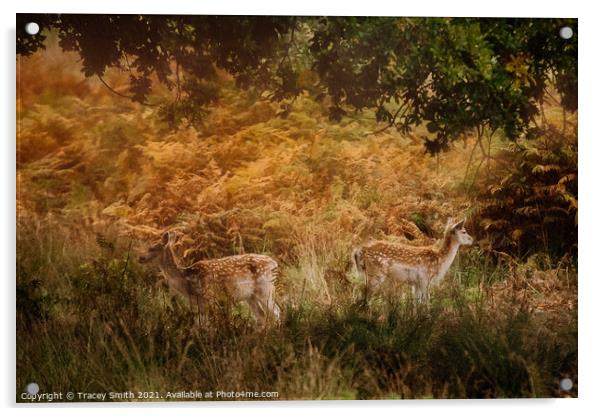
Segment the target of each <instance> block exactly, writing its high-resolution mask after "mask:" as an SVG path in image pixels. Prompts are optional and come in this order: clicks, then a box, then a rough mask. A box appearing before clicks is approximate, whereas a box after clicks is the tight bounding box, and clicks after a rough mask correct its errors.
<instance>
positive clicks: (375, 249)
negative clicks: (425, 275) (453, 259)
mask: <svg viewBox="0 0 602 416" xmlns="http://www.w3.org/2000/svg"><path fill="white" fill-rule="evenodd" d="M362 253H363V256H364V261H366V262H369V263H373V264H374V263H377V264H380V265H383V266H390V265H392V264H395V263H400V264H406V265H408V266H416V267H418V266H422V267H426V268H430V267H431V266H433V265H435V264H436V263H437V252H436V251H435V250H434V249H433V247H431V246H427V247H417V246H411V245H407V244H393V243H387V242H383V241H377V242H373V243H369V244H366V245H364V246H363V247H362Z"/></svg>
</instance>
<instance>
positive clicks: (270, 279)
mask: <svg viewBox="0 0 602 416" xmlns="http://www.w3.org/2000/svg"><path fill="white" fill-rule="evenodd" d="M174 240H175V239H174V236H173V234H172V233H171V232H165V233H163V235H162V236H161V240H160V241H159V242H158V243H157V244H155V245H153V246H151V247H150V248H149V249H148V251H147V253H146V254H144V255H142V256H140V258H139V261H140V263H148V262H150V261H153V260H154V261H156V262H157V263H158V265H159V269H160V270H161V272H162V274H163V277H164V278H165V280H166V282H167V285H168V286H169V287H170V288H172V289H174V290H175V291H176V292H179V293H181V294H182V295H184V297H186V298H187V299H188V300H189V301H190V303H191V305H194V304H196V306H197V307H198V308H199V312H200V311H201V310H204V306H205V303H206V302H207V301H208V300H209V299H210V298H212V297H213V298H225V299H226V300H228V301H232V302H246V303H247V304H248V305H249V307H250V308H251V312H252V313H253V316H254V318H255V320H256V321H257V322H258V323H259V324H260V325H261V326H263V325H265V324H266V321H267V320H268V319H270V318H271V319H273V320H274V321H276V322H278V321H279V320H280V308H279V307H278V305H277V304H276V301H275V299H274V295H275V286H274V281H275V280H276V276H277V274H276V273H277V269H278V263H276V261H275V260H274V259H272V258H271V257H268V256H265V255H262V254H241V255H236V256H228V257H223V258H219V259H211V260H201V261H198V262H196V263H194V264H192V265H191V266H189V267H181V266H180V265H179V264H178V262H177V261H176V256H175V253H174V250H173V243H174Z"/></svg>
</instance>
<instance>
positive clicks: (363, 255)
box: [352, 219, 473, 301]
mask: <svg viewBox="0 0 602 416" xmlns="http://www.w3.org/2000/svg"><path fill="white" fill-rule="evenodd" d="M464 222H465V219H464V220H462V221H460V222H458V223H455V224H454V223H453V222H452V221H448V223H447V226H446V227H445V232H444V235H443V239H442V240H441V241H438V242H437V243H435V244H434V245H431V246H426V247H417V246H411V245H405V244H392V243H387V242H382V241H376V242H370V243H368V244H365V245H363V246H361V247H359V248H356V249H354V250H353V256H352V257H353V258H352V260H353V262H354V263H355V266H356V268H357V270H358V271H359V272H360V273H361V274H363V276H364V279H365V282H366V297H368V296H369V294H370V293H372V292H374V291H375V290H376V289H377V288H378V287H379V286H380V285H381V284H382V283H383V282H385V281H391V280H392V281H396V282H401V283H406V284H408V285H410V286H411V287H412V293H413V294H414V297H415V299H416V300H417V301H424V300H427V299H428V295H429V289H430V288H432V287H434V286H436V285H437V284H439V283H440V282H441V280H442V279H443V277H444V276H445V274H446V273H447V271H448V270H449V267H450V266H451V264H452V262H453V261H454V258H455V257H456V254H457V253H458V249H459V248H460V246H462V245H470V244H472V242H473V239H472V237H471V236H470V235H468V233H467V232H466V229H465V228H464Z"/></svg>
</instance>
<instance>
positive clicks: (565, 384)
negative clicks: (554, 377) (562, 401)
mask: <svg viewBox="0 0 602 416" xmlns="http://www.w3.org/2000/svg"><path fill="white" fill-rule="evenodd" d="M560 388H561V389H562V390H564V391H569V390H570V389H572V388H573V380H571V379H570V378H563V379H562V380H560Z"/></svg>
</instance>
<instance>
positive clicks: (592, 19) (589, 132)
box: [0, 0, 602, 416]
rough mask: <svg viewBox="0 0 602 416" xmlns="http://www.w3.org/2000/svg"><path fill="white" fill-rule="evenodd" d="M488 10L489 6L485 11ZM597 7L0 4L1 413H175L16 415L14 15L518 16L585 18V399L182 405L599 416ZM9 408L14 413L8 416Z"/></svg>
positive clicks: (90, 409)
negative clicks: (2, 131)
mask: <svg viewBox="0 0 602 416" xmlns="http://www.w3.org/2000/svg"><path fill="white" fill-rule="evenodd" d="M484 3H486V4H484ZM594 4H595V2H593V1H592V2H576V1H555V0H554V1H540V2H526V1H524V0H521V1H518V0H505V1H501V2H477V1H470V0H454V1H445V0H440V1H420V2H414V1H411V2H410V1H408V2H404V1H402V0H397V1H395V0H390V1H384V0H370V1H362V2H350V1H344V0H337V1H325V0H300V1H297V2H294V3H290V4H286V2H284V1H282V0H280V1H263V0H252V1H243V0H230V1H228V0H226V1H219V2H218V1H212V2H211V1H201V0H193V1H191V0H188V1H186V0H168V1H163V2H158V1H157V2H151V1H145V2H137V1H131V0H130V1H127V0H101V1H99V2H98V3H96V2H92V1H78V2H74V1H69V0H53V1H52V2H49V1H41V0H39V1H33V0H28V1H26V0H22V1H21V2H19V3H18V4H17V5H15V4H12V3H11V4H6V3H5V2H2V6H1V7H2V13H1V14H0V19H1V20H2V24H3V35H4V36H3V42H2V48H3V53H2V57H3V58H4V63H3V65H1V66H0V71H1V72H2V76H1V79H2V82H3V86H4V88H3V89H2V91H4V97H3V101H2V102H3V104H4V105H3V111H2V112H1V113H0V114H1V117H2V125H3V126H4V127H5V132H6V134H5V135H4V137H3V140H2V141H1V145H2V148H1V150H0V157H2V161H1V162H0V174H1V175H2V180H1V181H0V192H1V195H2V197H3V200H2V203H1V204H0V210H1V215H0V218H1V219H2V221H3V227H2V228H1V230H2V231H3V232H2V236H1V244H2V246H1V247H0V256H1V257H0V264H2V265H3V268H4V270H5V273H4V274H3V279H2V282H3V287H2V296H3V299H2V300H3V302H2V305H3V309H4V312H5V313H4V314H3V318H2V332H3V335H4V336H3V337H2V339H3V341H2V342H1V343H0V344H1V345H0V349H1V353H0V359H1V360H2V365H1V366H0V368H1V369H2V370H3V371H2V372H3V374H2V376H1V377H0V395H1V397H2V405H3V406H6V407H9V408H8V413H9V414H13V413H17V412H19V414H29V413H35V412H36V411H37V413H43V414H50V415H54V414H56V415H63V414H81V413H82V412H84V411H85V412H86V413H89V414H91V415H95V414H99V415H101V414H102V415H106V414H107V412H110V413H120V414H121V413H123V410H124V408H125V409H128V413H130V412H131V413H133V414H140V415H148V414H151V415H153V414H161V415H163V414H165V413H166V411H170V410H169V409H171V408H172V406H173V405H171V404H155V405H152V406H149V405H142V406H141V405H131V404H130V405H120V406H118V405H107V404H103V405H75V404H74V405H71V406H65V407H58V406H50V407H49V406H44V407H23V406H21V408H15V407H14V405H12V403H13V402H14V397H15V396H14V392H15V387H14V380H15V362H14V351H15V350H14V328H15V326H14V319H15V315H14V310H15V309H14V306H15V303H14V287H15V286H14V273H15V272H14V267H15V266H14V265H15V253H14V251H15V225H14V209H15V202H14V201H15V183H14V179H15V173H14V166H15V61H14V54H15V47H14V42H15V32H14V26H15V13H16V12H29V13H39V12H63V13H152V14H287V15H401V16H483V17H486V16H497V17H503V16H512V17H578V18H579V81H580V91H579V93H580V96H579V101H580V103H579V104H580V113H579V133H580V138H579V150H580V152H579V186H580V190H581V192H580V203H581V204H580V212H579V222H580V227H579V251H580V259H579V280H580V288H579V363H580V365H579V396H580V398H579V399H565V400H496V401H476V400H473V401H466V400H453V401H447V400H440V401H428V402H427V401H405V402H374V401H371V402H326V403H323V402H278V403H257V402H249V403H211V404H207V403H203V404H190V403H183V404H180V405H178V406H177V407H178V408H179V410H180V411H183V410H186V411H187V412H193V411H194V412H195V413H207V412H211V413H213V412H219V413H222V412H224V413H226V414H234V413H236V414H238V413H242V412H244V413H245V414H247V415H256V414H257V415H260V414H261V415H272V414H273V415H281V414H283V413H287V414H291V415H303V416H306V414H307V413H308V412H311V413H318V414H327V413H331V412H333V411H337V410H338V409H340V408H343V409H344V410H343V409H341V410H343V411H344V412H346V413H351V414H352V415H353V414H364V413H366V411H372V410H376V411H378V412H379V413H381V412H382V413H391V414H393V413H395V414H400V413H406V412H407V413H410V412H411V413H420V414H427V415H428V414H441V413H445V414H452V415H453V414H462V415H470V414H478V415H482V414H483V412H486V413H487V414H488V415H504V416H507V414H508V413H509V412H510V413H515V412H520V413H522V412H523V411H528V412H537V413H540V412H541V413H544V412H545V414H546V415H555V414H558V415H563V416H565V415H567V414H569V413H573V412H576V413H577V414H582V413H583V414H589V413H593V412H594V409H597V408H599V400H598V397H599V396H600V395H601V392H600V391H599V389H600V387H602V383H601V382H600V379H601V376H602V372H601V370H602V368H601V365H600V361H601V360H600V356H601V355H600V351H601V348H602V346H601V343H600V340H601V336H600V331H599V329H598V328H599V326H600V322H599V321H600V320H599V318H598V317H599V316H601V314H600V313H601V312H602V311H601V308H600V305H601V304H602V302H600V301H599V300H598V295H597V294H598V293H602V287H601V283H600V282H601V279H602V276H600V270H599V266H598V264H599V262H597V256H599V253H598V252H599V251H600V248H599V247H600V246H599V243H598V239H597V236H599V235H602V227H601V221H600V219H599V217H600V216H599V215H598V212H597V208H598V206H599V204H598V202H599V201H600V191H599V189H600V182H601V181H600V179H601V171H600V168H599V167H600V166H601V165H602V163H601V161H600V158H601V157H602V137H600V136H601V134H600V126H599V125H598V119H599V118H600V116H599V112H600V111H601V110H600V107H601V106H600V97H602V91H601V88H600V85H601V80H600V78H599V73H600V68H602V65H601V62H600V53H599V51H600V40H601V39H602V36H600V29H599V28H600V27H601V26H602V20H601V17H602V16H601V15H600V13H598V12H597V10H596V9H595V6H594ZM11 405H12V406H13V407H11Z"/></svg>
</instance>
